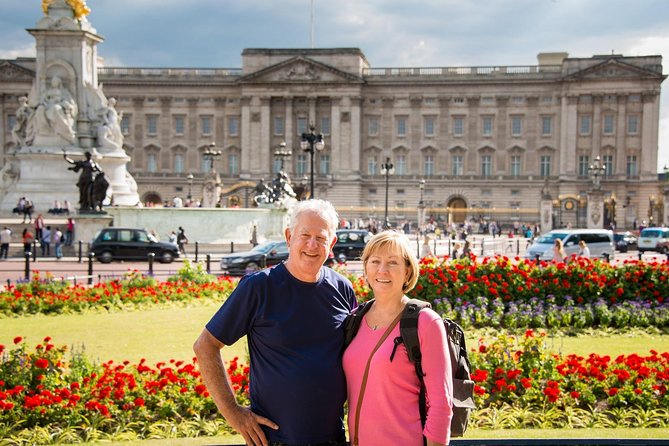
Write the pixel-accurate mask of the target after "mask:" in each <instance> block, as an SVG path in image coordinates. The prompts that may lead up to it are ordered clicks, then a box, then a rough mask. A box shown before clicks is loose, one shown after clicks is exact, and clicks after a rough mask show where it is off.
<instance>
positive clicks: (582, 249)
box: [578, 240, 590, 259]
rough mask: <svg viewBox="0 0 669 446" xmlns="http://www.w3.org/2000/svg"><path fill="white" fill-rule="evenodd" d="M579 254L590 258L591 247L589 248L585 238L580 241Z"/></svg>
mask: <svg viewBox="0 0 669 446" xmlns="http://www.w3.org/2000/svg"><path fill="white" fill-rule="evenodd" d="M578 256H579V257H585V258H586V259H589V258H590V248H588V245H587V243H585V240H579V242H578Z"/></svg>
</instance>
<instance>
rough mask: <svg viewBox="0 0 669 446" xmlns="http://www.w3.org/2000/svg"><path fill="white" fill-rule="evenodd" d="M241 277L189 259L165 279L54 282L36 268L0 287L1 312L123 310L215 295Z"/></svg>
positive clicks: (133, 276) (219, 297)
mask: <svg viewBox="0 0 669 446" xmlns="http://www.w3.org/2000/svg"><path fill="white" fill-rule="evenodd" d="M236 284H237V279H233V278H230V277H220V278H218V279H217V278H215V277H214V276H211V275H208V274H206V273H204V272H203V270H202V265H201V264H196V265H192V264H190V263H189V262H186V263H185V265H184V267H183V268H182V269H181V270H179V272H178V273H177V274H176V275H175V276H172V277H170V278H169V279H168V280H167V281H165V282H159V281H157V280H156V279H155V278H153V277H150V276H144V275H142V274H141V273H140V272H139V271H138V270H131V271H128V272H127V273H126V274H125V275H124V276H123V278H121V279H116V280H110V281H108V282H102V283H99V284H96V285H93V286H86V285H75V286H72V285H70V284H69V283H67V282H62V281H54V280H53V277H52V276H51V275H50V274H49V273H39V272H38V271H35V272H34V274H33V276H32V279H31V280H30V281H29V282H26V283H20V284H17V285H15V286H10V287H9V288H8V289H6V290H3V291H2V292H0V315H7V316H20V315H25V314H60V313H78V312H82V311H86V310H105V311H109V310H114V309H116V310H123V309H128V308H143V307H146V306H151V305H155V304H166V303H188V302H193V301H203V300H215V301H217V302H221V301H223V300H225V298H226V297H227V296H229V295H230V293H231V292H232V290H233V289H234V287H235V286H236Z"/></svg>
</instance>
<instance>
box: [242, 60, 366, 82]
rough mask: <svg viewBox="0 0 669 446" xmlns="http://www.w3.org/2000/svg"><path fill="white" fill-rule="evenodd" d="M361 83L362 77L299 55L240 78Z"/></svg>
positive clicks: (258, 80)
mask: <svg viewBox="0 0 669 446" xmlns="http://www.w3.org/2000/svg"><path fill="white" fill-rule="evenodd" d="M352 82H353V83H361V82H362V79H361V78H360V77H358V76H355V75H353V74H350V73H347V72H345V71H342V70H339V69H337V68H335V67H333V66H330V65H326V64H323V63H321V62H317V61H315V60H312V59H309V58H307V57H304V56H297V57H294V58H291V59H288V60H285V61H283V62H280V63H278V64H276V65H272V66H270V67H267V68H264V69H262V70H259V71H256V72H255V73H251V74H248V75H246V76H244V77H242V78H241V79H240V80H239V83H243V84H261V83H282V84H296V83H299V84H303V83H328V84H330V83H347V84H348V83H352Z"/></svg>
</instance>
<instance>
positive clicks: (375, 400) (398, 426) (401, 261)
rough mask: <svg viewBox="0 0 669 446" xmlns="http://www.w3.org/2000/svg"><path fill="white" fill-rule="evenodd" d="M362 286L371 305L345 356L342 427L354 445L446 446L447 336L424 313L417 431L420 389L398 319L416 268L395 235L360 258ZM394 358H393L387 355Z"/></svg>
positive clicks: (376, 241)
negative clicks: (422, 402) (423, 409)
mask: <svg viewBox="0 0 669 446" xmlns="http://www.w3.org/2000/svg"><path fill="white" fill-rule="evenodd" d="M362 261H363V270H364V275H365V279H366V280H367V282H368V283H369V286H370V288H371V289H372V290H373V291H374V303H373V304H372V306H371V308H370V309H369V310H368V311H367V313H365V315H364V316H363V320H362V323H361V324H360V328H359V330H358V332H357V335H356V336H355V338H353V341H352V342H351V343H350V344H349V346H348V348H347V349H346V351H345V352H344V358H343V366H344V373H345V374H346V383H347V392H348V405H349V414H348V428H349V435H350V439H351V445H353V446H369V445H382V444H383V445H391V444H397V445H402V446H421V445H423V436H425V438H426V439H427V445H429V446H438V445H447V444H448V443H449V440H450V425H451V418H452V409H451V408H452V400H453V385H452V380H451V363H450V357H449V354H448V346H447V340H446V332H445V329H444V324H443V322H442V320H441V317H440V316H439V315H438V314H437V313H435V312H434V311H432V310H430V309H423V310H422V311H421V312H420V313H419V317H418V338H419V341H420V349H421V352H422V357H423V362H422V364H423V371H424V373H425V387H426V393H427V401H429V405H428V409H427V421H426V423H425V426H423V425H422V422H421V417H420V412H419V404H418V397H419V393H420V382H419V380H418V377H417V376H416V370H415V368H414V365H413V364H412V363H411V362H409V357H408V354H407V351H406V349H405V348H404V345H403V344H400V343H396V342H395V339H396V338H399V336H400V327H399V324H398V322H399V320H400V316H401V315H402V312H403V311H404V307H405V305H406V303H407V302H408V300H409V298H408V297H407V296H406V293H407V292H409V291H410V290H411V289H413V287H414V286H415V285H416V282H417V280H418V275H419V269H418V261H417V260H416V256H415V254H413V253H412V251H411V247H410V245H409V241H408V239H407V238H406V237H405V236H404V235H403V234H400V233H397V232H394V231H384V232H381V233H379V234H376V235H375V236H374V237H372V238H371V240H370V241H369V242H368V243H367V246H366V247H365V250H364V252H363V254H362ZM393 352H394V354H393Z"/></svg>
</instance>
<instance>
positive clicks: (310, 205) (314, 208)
mask: <svg viewBox="0 0 669 446" xmlns="http://www.w3.org/2000/svg"><path fill="white" fill-rule="evenodd" d="M305 212H313V213H315V214H317V215H318V216H319V217H321V218H322V219H323V220H325V221H326V222H327V224H328V232H329V233H330V235H335V231H336V230H337V226H339V215H337V211H336V210H335V208H334V206H332V203H330V202H329V201H325V200H319V199H313V200H304V201H298V202H297V204H296V205H295V206H294V207H293V209H292V210H291V212H290V231H291V232H293V231H295V226H297V220H298V219H299V217H300V215H302V214H304V213H305Z"/></svg>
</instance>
